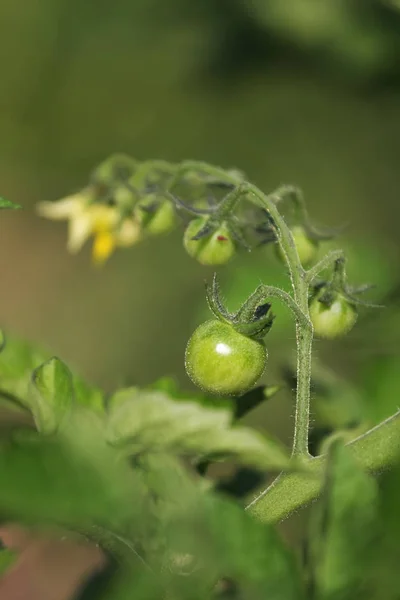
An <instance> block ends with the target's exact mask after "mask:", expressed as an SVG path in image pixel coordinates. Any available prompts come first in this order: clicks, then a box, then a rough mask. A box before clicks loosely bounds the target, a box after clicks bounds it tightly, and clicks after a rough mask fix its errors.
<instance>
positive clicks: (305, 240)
mask: <svg viewBox="0 0 400 600" xmlns="http://www.w3.org/2000/svg"><path fill="white" fill-rule="evenodd" d="M291 232H292V236H293V239H294V243H295V244H296V248H297V252H298V254H299V258H300V262H301V264H302V265H303V266H306V265H308V264H310V263H311V262H313V260H314V259H315V257H316V255H317V252H318V247H319V244H318V241H317V240H313V239H311V238H310V237H308V235H307V233H306V232H305V230H304V228H303V227H302V226H301V225H295V226H294V227H293V228H292V229H291ZM275 248H276V253H277V256H278V258H279V260H281V261H282V262H283V261H284V256H283V252H282V249H281V247H280V246H279V244H276V246H275Z"/></svg>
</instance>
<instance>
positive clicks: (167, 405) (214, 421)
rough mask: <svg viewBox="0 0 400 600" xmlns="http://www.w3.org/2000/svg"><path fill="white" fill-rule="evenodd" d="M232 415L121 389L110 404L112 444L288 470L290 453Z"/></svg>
mask: <svg viewBox="0 0 400 600" xmlns="http://www.w3.org/2000/svg"><path fill="white" fill-rule="evenodd" d="M231 422H232V415H231V412H230V411H229V410H227V409H223V408H214V409H212V408H207V407H204V406H201V405H199V404H197V403H196V402H192V401H187V402H185V401H183V400H179V401H175V400H174V399H172V398H170V397H168V395H167V394H165V393H162V392H156V391H153V392H151V391H139V390H138V389H136V388H130V389H125V390H121V391H120V392H117V394H115V395H114V397H113V398H112V399H111V401H110V414H109V420H108V432H107V439H108V441H109V442H110V443H111V444H114V445H117V446H120V447H121V446H124V447H127V448H129V450H130V451H132V452H138V451H142V450H144V449H147V450H149V449H150V450H156V449H157V450H165V451H171V452H175V453H177V454H188V455H192V456H205V455H210V454H211V455H215V454H217V455H224V456H232V457H235V458H236V459H237V460H239V461H242V462H245V463H246V464H249V465H252V466H254V467H258V468H260V469H274V470H280V469H286V468H288V466H289V454H288V452H287V451H286V450H285V449H284V448H282V447H281V446H280V445H279V444H278V443H277V442H275V441H272V440H270V439H268V438H265V437H264V436H262V435H261V434H259V433H258V432H256V431H253V430H252V429H249V428H246V427H232V426H231Z"/></svg>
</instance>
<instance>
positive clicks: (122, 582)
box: [80, 568, 166, 600]
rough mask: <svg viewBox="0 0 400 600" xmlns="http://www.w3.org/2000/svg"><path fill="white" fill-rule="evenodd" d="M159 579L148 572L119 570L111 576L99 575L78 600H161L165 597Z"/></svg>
mask: <svg viewBox="0 0 400 600" xmlns="http://www.w3.org/2000/svg"><path fill="white" fill-rule="evenodd" d="M159 579H160V578H159V577H158V576H157V574H156V573H153V572H151V571H149V570H147V571H146V570H141V571H138V570H137V569H132V568H129V569H128V568H121V569H119V570H118V571H117V572H116V573H113V574H112V576H109V577H107V576H102V575H100V576H99V577H98V578H97V579H96V580H94V581H93V582H92V583H91V584H90V585H89V586H88V588H87V589H86V590H85V591H84V593H83V594H82V595H81V596H80V600H149V599H150V598H151V600H163V599H164V598H165V597H166V596H165V591H164V590H163V589H162V587H161V585H160V581H159Z"/></svg>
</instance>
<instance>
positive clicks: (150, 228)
mask: <svg viewBox="0 0 400 600" xmlns="http://www.w3.org/2000/svg"><path fill="white" fill-rule="evenodd" d="M154 200H155V198H152V199H149V200H147V203H148V204H149V205H150V204H151V203H152V202H154ZM135 215H136V218H137V219H138V221H139V223H140V224H141V226H142V227H143V229H144V231H145V232H146V233H148V234H150V235H161V234H163V233H169V232H170V231H172V229H173V228H174V227H175V225H176V223H177V216H176V212H175V207H174V205H173V204H172V202H170V201H169V200H161V201H160V203H159V205H158V206H157V208H156V209H155V210H154V211H152V212H148V211H146V210H142V209H141V208H140V204H139V205H138V206H137V207H136V208H135Z"/></svg>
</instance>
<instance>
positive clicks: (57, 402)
mask: <svg viewBox="0 0 400 600" xmlns="http://www.w3.org/2000/svg"><path fill="white" fill-rule="evenodd" d="M28 400H29V408H30V409H31V411H32V414H33V416H34V419H35V423H36V427H37V428H38V431H40V432H41V433H44V434H51V433H55V432H56V431H57V429H58V428H59V427H60V425H61V424H62V422H63V420H64V419H65V417H66V415H67V414H68V413H69V411H70V409H71V407H72V405H73V402H74V389H73V385H72V376H71V373H70V371H69V369H68V368H67V367H66V365H65V364H64V363H63V362H62V361H61V360H60V359H58V358H56V357H53V358H50V360H48V361H47V362H45V363H44V364H43V365H41V366H40V367H38V368H37V369H35V371H34V372H33V375H32V384H31V386H30V392H29V398H28Z"/></svg>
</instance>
